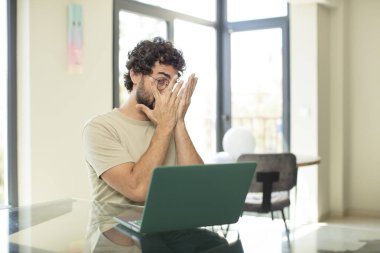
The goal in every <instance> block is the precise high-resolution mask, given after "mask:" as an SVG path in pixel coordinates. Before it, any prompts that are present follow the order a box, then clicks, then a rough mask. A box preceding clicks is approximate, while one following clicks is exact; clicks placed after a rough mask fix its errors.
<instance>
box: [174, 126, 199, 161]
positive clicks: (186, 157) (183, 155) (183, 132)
mask: <svg viewBox="0 0 380 253" xmlns="http://www.w3.org/2000/svg"><path fill="white" fill-rule="evenodd" d="M174 138H175V144H176V150H177V162H178V164H179V165H191V164H203V160H202V158H201V157H200V156H199V154H198V152H197V150H196V149H195V147H194V144H193V142H192V141H191V139H190V136H189V133H188V132H187V129H186V125H185V122H183V121H179V122H177V125H176V127H175V131H174Z"/></svg>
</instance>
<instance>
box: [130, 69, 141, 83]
mask: <svg viewBox="0 0 380 253" xmlns="http://www.w3.org/2000/svg"><path fill="white" fill-rule="evenodd" d="M129 75H130V76H131V80H132V82H133V85H135V84H139V83H140V82H141V79H142V74H141V73H136V72H135V71H134V70H133V69H131V70H130V71H129Z"/></svg>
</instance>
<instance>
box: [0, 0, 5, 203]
mask: <svg viewBox="0 0 380 253" xmlns="http://www.w3.org/2000/svg"><path fill="white" fill-rule="evenodd" d="M6 10H7V8H6V1H0V37H1V40H0V55H1V56H2V57H0V206H1V205H5V203H6V197H5V186H4V184H5V168H6V166H5V147H6V136H7V134H6V129H7V110H6V107H7V95H6V94H7V26H6V24H7V19H6V18H7V12H6Z"/></svg>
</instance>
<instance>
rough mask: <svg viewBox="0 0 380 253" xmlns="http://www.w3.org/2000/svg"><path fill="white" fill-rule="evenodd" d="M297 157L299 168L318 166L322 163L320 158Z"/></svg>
mask: <svg viewBox="0 0 380 253" xmlns="http://www.w3.org/2000/svg"><path fill="white" fill-rule="evenodd" d="M296 157H297V166H298V167H304V166H309V165H317V164H320V163H321V158H320V157H319V156H307V155H296Z"/></svg>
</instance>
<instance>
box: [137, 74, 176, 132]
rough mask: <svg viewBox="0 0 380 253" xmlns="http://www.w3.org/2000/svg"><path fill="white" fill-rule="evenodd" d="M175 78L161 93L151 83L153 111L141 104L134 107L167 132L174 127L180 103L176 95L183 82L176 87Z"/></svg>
mask: <svg viewBox="0 0 380 253" xmlns="http://www.w3.org/2000/svg"><path fill="white" fill-rule="evenodd" d="M177 78H178V77H177V75H175V76H174V77H173V78H172V80H171V81H170V83H169V85H168V87H166V88H165V89H164V90H163V91H162V92H161V93H160V91H159V90H158V89H157V87H156V85H155V84H154V83H152V87H151V89H152V94H153V97H154V99H155V105H154V109H153V110H151V109H149V108H148V107H147V106H145V105H143V104H137V105H136V108H138V109H139V110H141V111H142V112H143V113H145V115H146V116H147V117H148V118H149V119H150V120H151V121H152V122H153V123H154V124H155V125H156V126H159V125H162V126H164V127H165V128H167V129H169V130H171V129H173V128H174V127H175V125H176V112H177V111H178V105H179V103H180V97H179V96H178V95H179V93H180V90H181V87H182V84H183V81H180V82H178V83H177V85H176V82H177ZM174 86H175V87H174Z"/></svg>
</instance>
